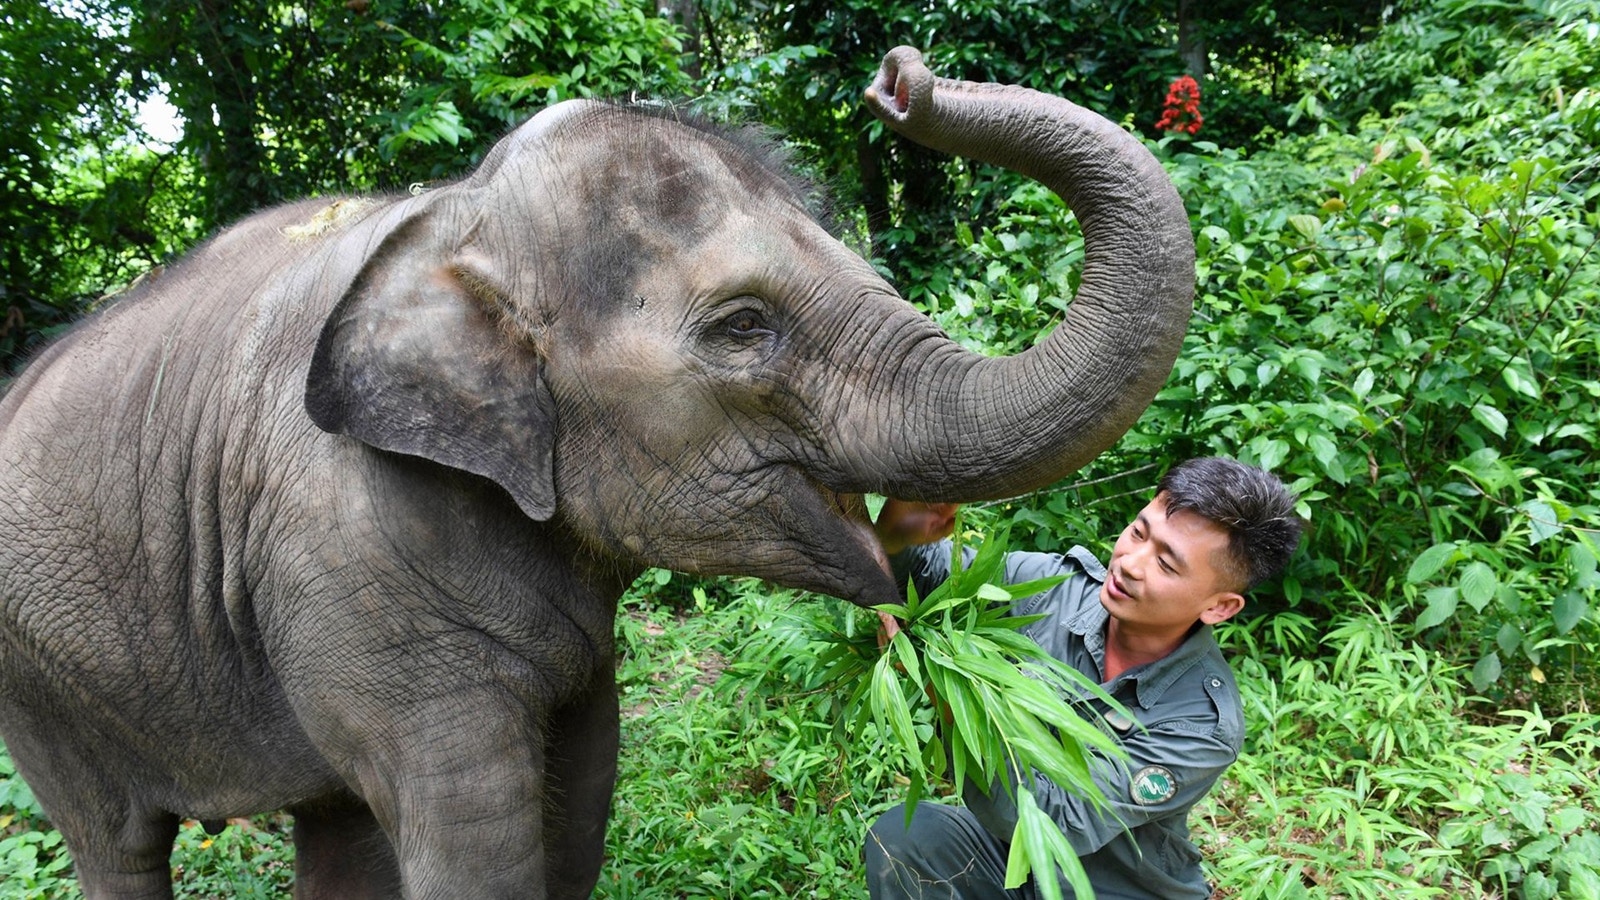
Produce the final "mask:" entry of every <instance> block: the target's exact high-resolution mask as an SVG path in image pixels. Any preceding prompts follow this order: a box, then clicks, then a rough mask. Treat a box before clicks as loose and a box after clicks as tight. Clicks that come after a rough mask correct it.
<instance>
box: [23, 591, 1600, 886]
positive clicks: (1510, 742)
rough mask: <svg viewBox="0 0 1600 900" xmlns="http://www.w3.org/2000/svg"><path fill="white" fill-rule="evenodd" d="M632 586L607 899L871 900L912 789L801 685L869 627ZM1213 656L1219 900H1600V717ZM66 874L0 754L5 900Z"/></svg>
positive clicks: (1450, 689)
mask: <svg viewBox="0 0 1600 900" xmlns="http://www.w3.org/2000/svg"><path fill="white" fill-rule="evenodd" d="M642 585H643V587H642V588H641V589H640V590H638V591H636V592H635V593H633V594H631V595H630V596H629V598H628V599H627V601H626V602H625V605H624V608H623V611H622V615H621V616H620V617H619V620H618V634H619V638H620V646H621V649H622V657H621V659H620V660H619V668H618V676H619V685H620V689H621V693H622V708H623V754H622V764H621V776H620V778H619V783H618V786H617V794H616V800H615V803H614V804H613V811H612V818H611V824H610V829H609V836H608V854H609V858H608V861H607V864H606V867H605V870H604V872H603V874H602V877H601V883H600V885H599V888H598V889H597V891H596V896H597V897H602V898H614V900H621V898H638V900H646V898H661V900H665V898H692V897H716V898H761V897H817V898H833V897H843V898H861V897H864V896H865V890H864V888H863V882H862V875H861V864H860V855H859V854H860V841H861V837H862V835H863V834H864V833H865V831H866V828H867V826H868V824H869V823H870V822H871V821H872V820H873V819H874V818H875V817H876V816H877V815H878V814H879V813H880V812H882V811H883V810H885V809H887V808H888V807H890V806H891V805H893V804H894V803H895V802H897V801H898V800H899V798H900V797H901V796H902V795H903V792H904V790H905V786H906V783H905V780H904V779H903V778H900V777H898V775H897V773H896V772H894V771H892V769H891V767H890V766H889V765H888V764H887V762H886V760H888V759H890V758H891V757H890V756H889V755H888V754H886V753H885V752H884V751H883V748H882V746H880V745H860V744H858V745H856V746H851V747H844V746H842V745H841V743H840V741H839V740H838V735H839V734H840V733H841V731H840V727H839V723H838V722H837V721H836V720H835V718H834V716H833V715H832V713H833V711H835V710H836V709H837V705H836V702H835V701H837V699H838V698H835V697H830V696H826V695H821V694H817V693H805V692H803V691H800V690H798V689H797V688H796V687H795V685H796V684H798V683H801V681H802V680H803V674H804V669H805V665H806V659H805V656H804V654H805V652H806V650H807V647H806V644H805V640H806V634H807V631H806V630H805V628H806V623H807V622H810V621H814V620H818V619H821V618H827V619H830V620H833V621H835V622H838V621H841V620H843V621H846V622H852V621H854V622H856V624H857V625H858V626H859V627H862V628H866V627H870V625H871V623H870V622H868V621H867V618H866V617H865V616H859V615H858V614H856V613H854V612H853V611H850V610H847V609H845V608H844V607H842V605H841V604H838V603H836V602H833V601H827V600H817V599H812V598H806V597H801V596H797V595H795V594H792V593H789V592H779V591H772V590H770V589H767V588H765V587H763V586H760V585H758V584H756V583H754V582H747V581H717V582H707V583H704V584H691V585H688V586H685V585H684V584H683V582H682V580H681V579H679V578H677V577H674V579H673V580H671V581H670V582H669V583H668V584H666V585H657V584H655V583H654V582H653V581H646V582H642ZM757 637H759V638H760V646H761V647H762V650H761V652H760V653H759V654H756V653H752V652H750V650H749V648H747V647H746V646H745V645H746V644H747V643H749V642H750V641H752V640H753V639H755V638H757ZM1223 637H1224V642H1225V647H1226V649H1227V650H1228V651H1229V653H1230V654H1231V656H1232V662H1233V665H1234V668H1235V670H1236V671H1237V672H1238V674H1239V681H1240V687H1241V689H1242V690H1243V692H1244V695H1245V701H1246V705H1247V710H1248V713H1247V715H1248V721H1249V734H1248V736H1247V743H1246V750H1245V754H1244V755H1243V756H1242V757H1241V759H1240V760H1239V762H1238V763H1237V764H1235V765H1234V767H1233V768H1232V769H1230V770H1229V773H1228V775H1227V776H1226V777H1225V778H1224V779H1223V781H1222V782H1221V783H1220V784H1219V786H1218V787H1217V789H1216V790H1214V791H1213V792H1212V794H1211V796H1210V797H1208V798H1207V799H1206V800H1205V801H1204V802H1203V803H1202V804H1201V805H1200V806H1199V807H1197V808H1196V811H1195V815H1194V817H1193V821H1192V826H1193V828H1194V832H1195V837H1196V840H1197V841H1198V842H1199V843H1200V845H1201V848H1202V850H1203V851H1204V852H1205V855H1206V858H1207V862H1208V865H1209V866H1210V869H1211V873H1212V876H1213V878H1214V880H1215V881H1216V882H1217V885H1218V891H1217V896H1218V897H1220V898H1238V900H1254V898H1294V897H1338V898H1394V897H1403V898H1413V897H1415V898H1427V897H1449V898H1484V900H1488V898H1503V897H1522V898H1529V900H1550V898H1556V897H1560V898H1563V900H1566V898H1576V900H1585V898H1600V810H1597V794H1596V791H1595V789H1594V785H1595V784H1596V782H1597V780H1600V762H1597V760H1600V718H1597V717H1596V716H1594V715H1592V714H1589V713H1587V712H1584V711H1582V710H1580V711H1577V712H1571V713H1567V714H1564V715H1560V716H1551V717H1545V716H1544V715H1542V714H1541V713H1540V712H1538V711H1537V710H1530V711H1522V712H1518V711H1509V712H1505V713H1504V714H1495V713H1497V711H1496V710H1493V709H1489V708H1487V707H1486V706H1485V705H1484V704H1483V703H1482V701H1479V700H1476V699H1474V698H1473V696H1472V695H1471V693H1470V691H1469V690H1468V689H1467V688H1466V687H1465V685H1466V684H1467V679H1466V678H1465V676H1464V673H1462V672H1461V671H1459V670H1458V669H1456V668H1453V667H1451V666H1449V665H1446V664H1445V663H1444V662H1442V661H1441V657H1440V656H1438V655H1437V654H1436V653H1434V652H1433V651H1431V650H1428V649H1425V648H1422V647H1419V646H1417V645H1415V644H1412V643H1410V642H1407V641H1404V640H1402V639H1401V638H1399V637H1398V636H1397V635H1396V629H1395V626H1394V623H1393V621H1392V616H1391V615H1390V614H1389V613H1387V612H1385V611H1383V610H1358V611H1354V612H1352V613H1351V614H1350V615H1349V616H1348V617H1347V618H1346V619H1345V620H1344V621H1343V622H1342V623H1340V624H1339V625H1338V626H1337V627H1336V628H1334V629H1333V630H1332V631H1329V632H1327V633H1324V634H1313V633H1312V629H1311V628H1310V626H1309V622H1308V621H1305V620H1298V619H1297V618H1296V617H1295V616H1294V614H1292V613H1289V614H1280V615H1278V616H1274V617H1271V618H1260V619H1256V620H1253V621H1250V622H1246V623H1243V624H1240V625H1237V626H1233V627H1230V628H1229V629H1227V630H1225V632H1224V634H1223ZM1328 648H1342V650H1343V652H1342V653H1334V652H1332V651H1331V650H1329V649H1328ZM286 825H287V823H286V821H285V820H284V819H283V818H282V817H260V818H256V819H252V820H248V821H236V822H235V823H233V824H232V826H231V827H230V828H228V829H227V830H226V831H224V832H223V833H222V834H221V835H218V836H216V837H214V838H213V837H211V836H209V835H206V834H205V833H204V832H203V831H201V830H200V829H199V827H198V826H197V825H196V824H194V823H186V824H185V827H184V830H183V832H182V834H181V835H180V837H179V841H178V845H177V848H176V850H175V852H174V855H173V867H174V872H175V874H176V875H177V876H178V878H179V883H178V888H177V894H178V896H180V897H193V898H201V897H273V898H276V897H287V896H288V890H289V871H290V869H291V866H292V864H291V862H290V858H291V855H292V850H291V848H290V846H289V843H288V840H287V836H286ZM70 874H71V870H70V866H69V865H68V864H67V862H66V857H65V855H64V853H63V852H62V847H61V845H60V843H59V837H58V836H57V835H56V834H55V832H53V831H50V830H49V828H48V825H47V823H45V822H44V821H43V819H42V816H41V813H40V811H39V810H38V809H37V806H36V805H35V804H34V803H33V800H32V795H31V794H30V793H29V792H27V790H26V787H25V786H24V785H22V784H21V782H20V781H19V780H18V779H16V777H15V775H14V773H13V771H12V770H11V768H10V765H9V760H7V759H4V757H0V898H3V900H10V898H23V897H26V898H29V900H33V898H56V897H60V898H72V897H77V896H79V894H78V892H77V890H76V887H75V885H74V884H73V883H72V881H71V880H70Z"/></svg>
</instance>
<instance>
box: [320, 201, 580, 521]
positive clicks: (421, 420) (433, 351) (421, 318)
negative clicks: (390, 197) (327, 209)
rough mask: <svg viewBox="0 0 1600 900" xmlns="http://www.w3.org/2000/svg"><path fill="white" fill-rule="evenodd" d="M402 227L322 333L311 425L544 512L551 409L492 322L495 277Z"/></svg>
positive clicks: (452, 244) (423, 223) (523, 353)
mask: <svg viewBox="0 0 1600 900" xmlns="http://www.w3.org/2000/svg"><path fill="white" fill-rule="evenodd" d="M431 218H433V217H432V216H430V215H428V214H426V213H424V214H421V215H417V216H413V217H412V218H410V219H408V220H407V221H406V222H404V223H402V224H401V225H400V226H399V227H397V228H396V229H395V230H394V231H393V232H391V233H390V234H389V236H388V237H387V238H385V239H384V241H383V242H382V244H381V245H380V246H379V247H378V249H377V250H376V251H375V252H374V253H373V254H372V255H371V257H369V258H368V260H367V261H366V263H365V264H364V265H363V267H362V269H361V272H360V274H358V275H357V276H356V279H355V281H354V282H353V283H352V284H351V286H350V289H349V290H348V291H347V292H346V293H345V295H344V296H343V297H342V298H340V300H339V303H338V305H337V306H335V307H334V310H333V312H332V314H330V315H329V316H328V319H327V321H326V322H324V323H323V326H322V334H321V336H320V337H319V338H318V340H317V348H316V352H315V353H314V354H313V355H312V358H311V370H310V373H309V375H308V376H307V378H306V400H305V402H306V412H308V413H309V414H310V415H311V420H312V421H313V422H314V423H316V425H317V427H319V428H321V429H322V430H324V431H327V432H330V433H333V434H347V435H349V436H351V437H353V438H356V439H357V440H360V441H362V442H363V443H366V444H369V445H371V446H373V447H377V448H378V449H380V450H388V451H391V452H394V453H405V454H409V455H411V456H420V457H422V458H424V459H429V460H432V461H434V462H436V463H440V464H442V465H446V466H450V467H452V468H456V469H461V470H464V471H467V472H471V473H473V474H475V475H481V476H483V477H485V478H489V479H491V480H493V481H494V482H496V483H497V484H499V485H500V486H501V487H503V488H505V489H506V490H507V491H509V492H510V494H511V496H512V497H513V498H514V499H515V500H516V502H517V505H518V506H520V507H521V508H522V511H523V512H524V513H526V514H527V515H528V516H529V517H531V518H533V519H535V520H537V521H545V520H547V519H549V518H550V517H551V515H553V514H554V513H555V503H556V496H555V472H554V447H555V401H554V398H552V397H551V395H550V391H549V388H548V387H547V386H546V385H545V383H544V379H543V376H542V374H541V372H542V363H541V361H540V359H539V357H538V355H537V354H536V353H535V352H534V349H533V347H532V346H530V345H528V344H527V343H526V342H521V341H518V340H517V339H516V338H514V337H512V336H511V335H512V331H511V330H510V329H507V328H503V327H501V324H500V323H499V322H498V321H497V318H496V317H497V309H496V304H495V303H494V301H493V295H494V287H493V284H494V280H495V279H494V278H493V276H492V273H490V272H489V271H488V266H487V263H486V262H485V261H483V260H482V259H481V258H475V257H474V256H472V255H471V254H470V253H469V252H464V251H462V250H461V249H460V248H459V246H458V245H457V241H456V239H455V235H459V233H460V232H459V231H452V230H451V229H441V228H437V227H430V222H429V220H430V219H431Z"/></svg>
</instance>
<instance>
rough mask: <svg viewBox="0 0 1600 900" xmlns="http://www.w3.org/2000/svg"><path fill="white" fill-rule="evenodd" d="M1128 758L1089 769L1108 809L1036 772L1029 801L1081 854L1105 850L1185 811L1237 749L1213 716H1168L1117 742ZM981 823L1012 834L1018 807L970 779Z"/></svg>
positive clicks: (968, 795) (970, 800)
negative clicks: (1132, 832) (1144, 827)
mask: <svg viewBox="0 0 1600 900" xmlns="http://www.w3.org/2000/svg"><path fill="white" fill-rule="evenodd" d="M1122 745H1123V748H1124V749H1125V750H1127V752H1128V762H1127V763H1126V764H1125V765H1124V764H1122V763H1118V762H1113V761H1111V760H1107V759H1104V758H1101V757H1098V756H1096V757H1094V758H1093V759H1092V763H1091V770H1092V772H1093V774H1094V780H1095V783H1096V784H1098V785H1099V786H1100V789H1101V791H1102V792H1104V794H1105V796H1106V798H1107V799H1108V800H1109V801H1110V806H1109V807H1108V808H1106V809H1097V808H1095V807H1094V806H1093V805H1091V804H1090V803H1089V802H1088V801H1086V800H1084V799H1083V798H1081V797H1078V796H1076V795H1073V794H1069V793H1068V792H1067V791H1065V790H1063V789H1062V788H1061V787H1059V786H1057V785H1056V784H1054V783H1052V782H1051V781H1050V780H1049V779H1047V778H1044V777H1043V776H1041V775H1039V774H1038V773H1035V782H1034V789H1033V796H1034V800H1035V801H1036V802H1037V803H1038V804H1039V807H1040V809H1042V810H1043V811H1044V812H1045V813H1046V814H1047V815H1049V816H1050V818H1051V819H1053V820H1054V821H1055V822H1056V824H1057V825H1059V826H1060V827H1061V831H1062V833H1063V834H1065V835H1066V837H1067V840H1068V842H1070V843H1071V845H1072V848H1073V850H1075V851H1076V852H1077V853H1078V855H1079V856H1083V855H1085V854H1089V853H1093V852H1095V851H1096V850H1099V849H1100V848H1102V847H1104V846H1105V845H1106V844H1107V843H1109V842H1110V841H1111V840H1112V839H1113V838H1115V837H1116V836H1117V835H1119V834H1121V833H1122V832H1123V831H1124V830H1125V829H1132V828H1134V827H1136V826H1139V825H1142V824H1144V823H1146V822H1149V821H1152V820H1155V819H1160V818H1163V817H1166V816H1170V815H1172V814H1173V813H1176V812H1179V811H1182V810H1186V809H1188V808H1189V807H1190V806H1192V805H1193V804H1194V803H1195V802H1196V801H1198V800H1199V799H1200V798H1201V797H1203V796H1205V794H1206V792H1207V791H1209V790H1211V787H1212V785H1214V784H1215V783H1216V781H1217V779H1218V778H1219V777H1220V776H1221V775H1222V773H1223V772H1224V771H1226V770H1227V768H1228V766H1229V765H1231V764H1232V763H1233V761H1234V759H1235V758H1236V757H1237V755H1238V753H1237V751H1236V750H1235V749H1234V747H1233V745H1232V744H1231V743H1230V742H1228V741H1226V740H1224V739H1223V738H1222V737H1221V736H1220V734H1219V733H1218V728H1217V723H1216V721H1215V719H1214V717H1205V716H1201V717H1198V718H1194V719H1177V720H1168V721H1164V722H1161V723H1158V724H1156V725H1154V726H1152V727H1151V728H1150V729H1149V730H1148V731H1145V730H1141V729H1140V728H1139V727H1138V726H1134V728H1133V729H1132V730H1131V731H1130V732H1129V733H1128V735H1127V736H1126V737H1124V738H1123V740H1122ZM962 799H963V800H964V801H965V802H966V804H967V806H968V808H970V809H971V810H972V812H973V814H974V815H975V816H977V818H978V821H979V822H980V823H982V824H983V826H984V828H985V829H987V830H988V831H989V832H990V833H991V834H993V835H994V836H996V837H998V838H1000V839H1001V840H1004V841H1009V840H1010V839H1011V834H1012V832H1013V831H1014V830H1015V828H1016V824H1017V810H1016V805H1015V803H1014V802H1013V801H1012V799H1011V798H1010V797H1009V796H1007V795H1006V792H1005V789H1004V787H1002V786H1001V785H999V784H995V785H993V786H992V787H991V788H990V792H989V794H988V795H985V794H984V793H983V791H982V790H981V789H979V787H978V786H977V785H976V784H974V783H972V782H970V781H969V782H968V783H967V785H966V786H965V788H964V790H963V791H962Z"/></svg>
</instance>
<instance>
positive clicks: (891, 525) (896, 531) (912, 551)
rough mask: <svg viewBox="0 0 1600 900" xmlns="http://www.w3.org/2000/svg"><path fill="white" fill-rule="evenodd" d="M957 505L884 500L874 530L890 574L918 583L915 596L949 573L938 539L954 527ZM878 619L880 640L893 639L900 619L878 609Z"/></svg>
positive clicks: (944, 548)
mask: <svg viewBox="0 0 1600 900" xmlns="http://www.w3.org/2000/svg"><path fill="white" fill-rule="evenodd" d="M958 509H960V507H959V506H957V505H956V504H954V503H920V502H915V501H911V500H896V499H894V498H893V497H891V498H889V499H887V500H885V501H884V503H883V509H881V510H879V511H878V519H877V521H876V522H874V523H873V530H874V531H875V532H877V535H878V543H879V544H881V545H883V552H884V554H885V555H886V556H888V557H889V567H890V573H889V574H890V575H891V576H893V577H894V579H895V583H896V584H901V585H903V584H905V583H906V582H907V581H911V582H912V583H913V584H915V585H916V586H917V594H918V596H927V594H928V592H929V591H932V590H933V589H934V588H936V587H938V586H939V585H940V584H941V583H942V582H943V581H944V580H945V579H946V578H949V577H950V547H949V546H948V544H945V543H937V542H940V541H942V539H943V538H946V537H949V536H950V533H951V532H952V531H954V530H955V526H956V510H958ZM929 545H934V546H929ZM878 619H879V621H880V622H882V623H883V633H882V635H881V636H880V638H879V640H880V641H884V642H887V641H890V640H893V639H894V636H895V635H896V634H899V633H900V623H899V622H898V621H896V620H895V618H894V617H893V616H891V615H889V614H888V613H879V614H878Z"/></svg>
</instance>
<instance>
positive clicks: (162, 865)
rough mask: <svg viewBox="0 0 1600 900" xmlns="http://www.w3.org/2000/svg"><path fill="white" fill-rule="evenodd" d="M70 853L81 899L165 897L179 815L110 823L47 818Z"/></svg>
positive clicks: (169, 889) (163, 899) (169, 893)
mask: <svg viewBox="0 0 1600 900" xmlns="http://www.w3.org/2000/svg"><path fill="white" fill-rule="evenodd" d="M51 824H53V825H55V826H56V827H57V828H58V829H60V831H61V835H62V837H64V838H65V839H66V841H67V847H68V849H70V850H71V851H72V864H73V868H74V869H75V870H76V872H77V875H78V887H79V889H80V890H82V891H83V896H84V900H168V898H170V897H171V896H172V861H171V858H172V842H173V840H174V839H175V838H177V836H178V817H177V816H174V815H170V814H165V813H157V814H151V815H148V816H141V817H134V818H130V819H126V820H118V821H115V822H106V821H101V822H97V823H94V824H93V825H88V826H86V825H85V824H84V823H82V822H78V821H71V820H66V821H64V820H60V819H52V820H51Z"/></svg>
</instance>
